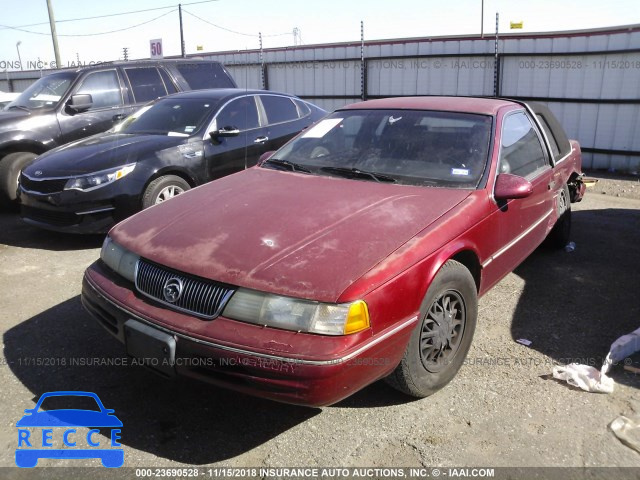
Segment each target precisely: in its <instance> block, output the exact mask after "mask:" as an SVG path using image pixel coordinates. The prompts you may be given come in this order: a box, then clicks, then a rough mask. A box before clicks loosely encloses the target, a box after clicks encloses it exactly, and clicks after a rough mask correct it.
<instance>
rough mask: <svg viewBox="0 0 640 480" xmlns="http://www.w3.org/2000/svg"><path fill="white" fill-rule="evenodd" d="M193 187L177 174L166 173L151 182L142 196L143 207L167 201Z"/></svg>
mask: <svg viewBox="0 0 640 480" xmlns="http://www.w3.org/2000/svg"><path fill="white" fill-rule="evenodd" d="M190 188H191V185H189V184H188V183H187V182H186V181H185V180H184V179H183V178H180V177H178V176H176V175H165V176H164V177H159V178H156V179H155V180H154V181H153V182H151V183H150V184H149V185H148V186H147V188H146V190H145V191H144V195H143V197H142V208H148V207H150V206H152V205H156V204H158V203H162V202H165V201H167V200H170V199H172V198H173V197H175V196H176V195H180V194H181V193H184V192H186V191H187V190H189V189H190Z"/></svg>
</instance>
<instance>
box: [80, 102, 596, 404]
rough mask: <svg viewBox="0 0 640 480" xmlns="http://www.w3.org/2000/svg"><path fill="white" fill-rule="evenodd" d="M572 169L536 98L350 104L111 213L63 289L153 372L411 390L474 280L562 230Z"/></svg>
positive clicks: (469, 300)
mask: <svg viewBox="0 0 640 480" xmlns="http://www.w3.org/2000/svg"><path fill="white" fill-rule="evenodd" d="M581 180H582V176H581V156H580V147H579V145H578V143H577V142H575V141H573V140H571V141H570V140H568V139H567V137H566V135H565V133H564V132H563V131H562V129H561V127H560V126H559V125H558V122H557V121H556V120H555V118H554V117H553V116H552V115H551V113H550V112H549V111H548V110H547V109H546V108H545V107H543V106H541V105H535V104H525V103H521V102H516V101H510V100H505V99H487V98H455V97H416V98H398V99H383V100H372V101H367V102H363V103H359V104H354V105H351V106H348V107H345V108H343V109H340V110H337V111H336V112H334V113H333V114H331V115H330V116H328V117H326V118H325V119H323V120H322V121H320V122H318V123H317V124H316V125H314V126H313V127H312V128H309V129H307V130H306V131H304V132H302V133H301V134H300V135H298V136H297V137H296V138H295V139H294V140H292V141H291V142H289V143H288V144H287V145H285V146H284V147H283V148H281V149H280V150H278V151H277V152H275V153H274V154H273V155H272V156H270V157H269V158H263V161H262V162H261V164H259V165H258V166H256V167H254V168H252V169H249V170H247V171H245V172H241V173H238V174H234V175H231V176H228V177H225V178H223V179H221V180H218V181H216V182H214V183H212V184H210V185H207V186H204V187H202V188H198V189H195V190H193V191H191V192H187V193H185V194H184V195H181V196H179V197H178V198H176V199H175V200H172V201H171V202H167V203H165V204H163V205H159V206H156V207H154V208H151V209H148V210H145V211H143V212H142V213H140V214H138V215H135V216H134V217H131V218H129V219H128V220H125V221H124V222H122V223H120V224H119V225H117V226H116V227H115V228H114V229H112V230H111V232H110V233H109V235H108V237H107V238H106V239H105V242H104V245H103V249H102V252H101V259H100V260H98V261H96V262H95V263H94V264H93V265H91V266H90V267H89V268H88V269H87V271H86V273H85V277H84V282H83V293H82V299H83V303H84V305H85V306H86V308H87V309H88V310H89V312H91V313H92V314H93V315H94V316H95V317H96V319H97V320H98V321H99V322H100V323H101V324H102V325H103V326H104V327H105V328H106V329H107V330H108V331H109V332H110V333H111V334H112V335H114V336H115V337H117V338H118V339H119V340H120V341H122V342H123V343H125V345H126V349H127V351H128V352H129V354H130V355H132V356H135V357H139V358H146V359H147V361H148V365H149V366H150V367H151V368H154V369H155V370H156V371H158V372H160V373H162V374H164V375H167V376H172V375H175V374H180V375H187V376H190V377H193V378H196V379H200V380H205V381H209V382H212V383H214V384H217V385H220V386H224V387H227V388H231V389H235V390H238V391H241V392H246V393H250V394H253V395H258V396H262V397H267V398H270V399H274V400H279V401H283V402H290V403H296V404H303V405H311V406H322V405H329V404H332V403H335V402H337V401H339V400H341V399H343V398H345V397H347V396H349V395H351V394H352V393H354V392H356V391H357V390H359V389H361V388H363V387H364V386H366V385H368V384H370V383H372V382H374V381H376V380H379V379H382V378H385V379H386V380H387V381H388V382H389V383H390V384H391V385H393V386H394V387H396V388H397V389H399V390H401V391H403V392H405V393H407V394H409V395H413V396H416V397H425V396H428V395H430V394H432V393H434V392H435V391H437V390H438V389H440V388H442V387H443V386H444V385H446V384H447V383H448V382H449V381H450V380H451V379H452V378H453V377H454V376H455V374H456V372H457V371H458V369H459V368H460V366H461V365H462V363H463V361H464V358H465V356H466V354H467V352H468V349H469V346H470V344H471V340H472V337H473V333H474V330H475V326H476V317H477V298H478V297H479V296H481V295H482V294H484V293H485V292H487V291H488V290H489V289H490V288H491V287H492V286H493V285H494V284H495V283H497V282H498V281H499V280H500V279H501V278H502V277H503V276H505V275H506V274H507V273H509V272H510V271H511V270H512V269H513V268H515V267H516V266H517V265H518V264H519V263H520V262H522V260H524V259H525V258H526V257H527V256H528V255H529V254H530V253H531V252H532V251H533V250H534V249H535V248H536V247H538V246H539V245H540V244H541V243H542V242H543V241H544V240H545V239H548V241H549V243H551V244H555V245H558V246H563V245H565V244H566V242H567V240H568V237H569V233H570V226H571V216H570V213H571V210H570V202H571V201H579V200H580V199H581V198H582V195H583V193H584V185H583V184H582V181H581ZM150 358H151V359H152V360H149V359H150Z"/></svg>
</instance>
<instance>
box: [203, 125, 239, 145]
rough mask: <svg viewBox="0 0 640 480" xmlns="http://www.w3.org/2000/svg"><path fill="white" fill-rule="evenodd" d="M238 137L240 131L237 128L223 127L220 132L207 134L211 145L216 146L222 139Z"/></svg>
mask: <svg viewBox="0 0 640 480" xmlns="http://www.w3.org/2000/svg"><path fill="white" fill-rule="evenodd" d="M238 135H240V130H239V129H238V127H223V128H221V129H220V130H214V131H213V132H209V136H210V137H211V140H212V141H213V143H215V144H216V145H218V144H219V143H220V139H221V138H224V137H237V136H238Z"/></svg>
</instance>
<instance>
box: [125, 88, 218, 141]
mask: <svg viewBox="0 0 640 480" xmlns="http://www.w3.org/2000/svg"><path fill="white" fill-rule="evenodd" d="M217 105H218V102H217V101H216V100H208V99H200V98H171V97H170V98H164V99H161V100H158V101H157V102H156V103H154V104H153V105H151V106H150V107H149V108H148V109H146V110H144V111H142V113H140V114H139V116H137V117H136V118H135V119H134V120H133V121H132V122H131V123H129V124H128V125H126V126H125V127H124V128H122V129H121V130H120V132H121V133H136V134H142V133H145V134H149V133H150V134H156V135H174V136H180V137H189V136H191V135H193V134H195V133H196V132H198V131H199V130H200V129H201V128H202V127H203V126H204V124H205V123H206V122H207V120H208V119H209V118H210V116H211V114H212V112H213V111H214V109H215V108H216V107H217Z"/></svg>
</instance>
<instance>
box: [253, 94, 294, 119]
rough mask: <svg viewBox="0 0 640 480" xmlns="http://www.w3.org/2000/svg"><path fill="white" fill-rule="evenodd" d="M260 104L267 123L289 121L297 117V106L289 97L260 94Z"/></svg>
mask: <svg viewBox="0 0 640 480" xmlns="http://www.w3.org/2000/svg"><path fill="white" fill-rule="evenodd" d="M260 100H262V105H263V106H264V109H265V111H266V113H267V121H268V124H269V125H271V124H274V123H282V122H290V121H291V120H297V119H298V118H299V115H298V108H297V107H296V104H295V103H293V100H292V99H290V98H289V97H280V96H277V95H260Z"/></svg>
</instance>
